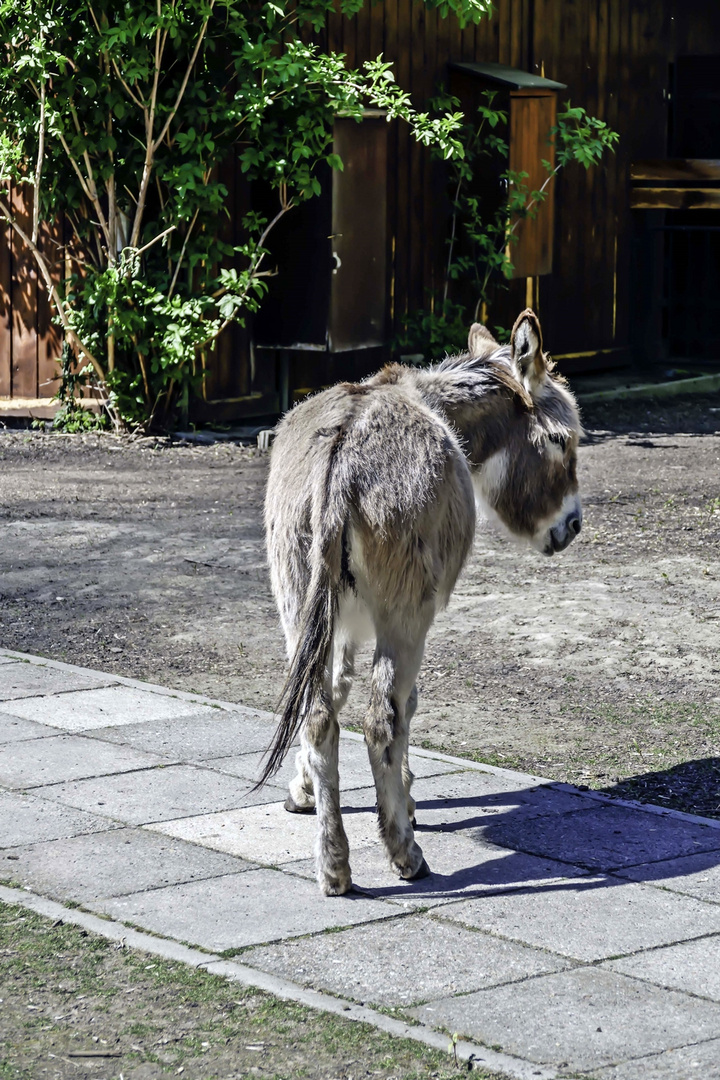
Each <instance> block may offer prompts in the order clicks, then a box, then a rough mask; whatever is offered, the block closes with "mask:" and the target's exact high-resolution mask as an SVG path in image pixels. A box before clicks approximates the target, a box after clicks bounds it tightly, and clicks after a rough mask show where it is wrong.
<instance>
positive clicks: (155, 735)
mask: <svg viewBox="0 0 720 1080" xmlns="http://www.w3.org/2000/svg"><path fill="white" fill-rule="evenodd" d="M197 708H198V707H197V705H196V706H194V710H195V711H191V710H190V709H185V710H184V711H185V713H186V714H187V713H189V714H190V715H181V714H180V712H178V714H177V715H174V714H173V715H171V716H169V717H167V718H157V719H153V720H151V721H146V722H143V723H140V724H128V725H127V726H125V727H122V728H117V727H110V728H99V729H98V730H96V731H93V736H94V737H95V738H98V739H106V740H108V741H109V742H121V743H125V744H126V745H128V746H134V747H135V749H136V750H145V751H147V752H148V753H153V754H163V755H164V756H165V757H168V758H171V759H174V760H179V761H205V760H207V759H209V758H216V757H225V756H227V755H230V754H233V755H237V754H239V753H240V752H241V751H242V752H243V753H248V754H250V753H253V752H254V751H265V750H266V749H267V748H268V746H269V745H270V741H271V739H272V736H273V732H274V730H275V727H274V725H270V724H268V723H265V722H262V721H259V720H257V719H256V718H254V717H252V716H247V715H245V714H244V713H242V712H238V713H235V712H225V711H224V710H223V709H205V710H202V711H201V712H198V711H197Z"/></svg>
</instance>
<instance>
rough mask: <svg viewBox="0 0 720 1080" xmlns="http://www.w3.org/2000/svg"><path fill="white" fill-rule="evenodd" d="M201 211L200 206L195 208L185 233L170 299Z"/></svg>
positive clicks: (172, 282) (169, 293) (171, 283)
mask: <svg viewBox="0 0 720 1080" xmlns="http://www.w3.org/2000/svg"><path fill="white" fill-rule="evenodd" d="M199 213H200V207H199V206H198V207H197V209H196V210H195V213H194V214H193V219H192V221H191V222H190V225H189V226H188V231H187V232H186V233H185V239H184V240H183V243H182V248H181V250H180V258H179V259H178V261H177V266H176V267H175V273H174V274H173V277H172V281H171V282H170V289H169V292H168V300H169V299H170V297H171V296H172V294H173V293H174V292H175V283H176V282H177V279H178V274H179V273H180V267H181V266H182V261H183V259H184V258H185V248H186V247H187V243H188V240H189V239H190V233H191V232H192V231H193V229H194V228H195V222H196V221H197V218H198V214H199Z"/></svg>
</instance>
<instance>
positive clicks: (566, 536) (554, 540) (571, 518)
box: [545, 510, 582, 555]
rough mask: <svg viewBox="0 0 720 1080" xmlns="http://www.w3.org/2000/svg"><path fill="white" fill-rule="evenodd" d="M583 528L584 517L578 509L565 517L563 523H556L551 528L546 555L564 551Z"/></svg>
mask: <svg viewBox="0 0 720 1080" xmlns="http://www.w3.org/2000/svg"><path fill="white" fill-rule="evenodd" d="M581 529H582V517H581V516H580V514H578V512H577V511H576V510H573V512H572V513H571V514H568V516H567V517H566V518H565V521H564V522H563V523H562V525H556V526H555V527H554V528H553V529H551V530H550V540H549V543H548V546H547V547H546V548H545V554H546V555H554V554H555V552H556V551H564V550H565V548H566V547H567V546H568V544H571V543H572V542H573V540H574V539H575V537H576V536H579V535H580V530H581Z"/></svg>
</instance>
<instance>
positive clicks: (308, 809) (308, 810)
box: [283, 795, 315, 814]
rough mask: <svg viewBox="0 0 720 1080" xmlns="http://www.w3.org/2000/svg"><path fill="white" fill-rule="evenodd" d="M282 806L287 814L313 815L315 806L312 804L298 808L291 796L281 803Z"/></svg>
mask: <svg viewBox="0 0 720 1080" xmlns="http://www.w3.org/2000/svg"><path fill="white" fill-rule="evenodd" d="M283 806H284V807H285V809H286V810H287V812H288V814H314V813H315V805H314V803H309V804H308V805H307V806H298V804H297V803H296V802H295V800H294V799H293V797H292V795H288V797H287V799H286V800H285V802H284V803H283Z"/></svg>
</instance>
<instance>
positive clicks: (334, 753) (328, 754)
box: [303, 695, 352, 896]
mask: <svg viewBox="0 0 720 1080" xmlns="http://www.w3.org/2000/svg"><path fill="white" fill-rule="evenodd" d="M339 735H340V727H339V725H338V722H337V720H336V718H335V712H334V710H333V707H332V705H331V703H330V700H329V695H327V696H325V695H324V696H323V698H321V699H320V700H319V701H317V703H316V704H315V707H314V708H313V711H312V712H311V714H310V715H309V716H308V718H307V720H306V722H305V726H304V746H303V750H304V752H305V753H304V761H303V767H304V769H306V770H307V772H308V773H309V774H310V776H311V777H312V783H313V788H314V792H315V806H316V809H317V819H318V833H317V840H316V844H315V861H316V871H317V879H318V884H319V885H320V888H321V889H322V891H323V892H324V893H325V895H326V896H341V895H342V894H343V893H346V892H347V891H348V889H350V888H351V886H352V878H351V876H350V862H349V856H350V848H349V846H348V841H347V836H346V835H345V829H344V827H343V823H342V814H341V812H340V777H339V774H338V742H339Z"/></svg>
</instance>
